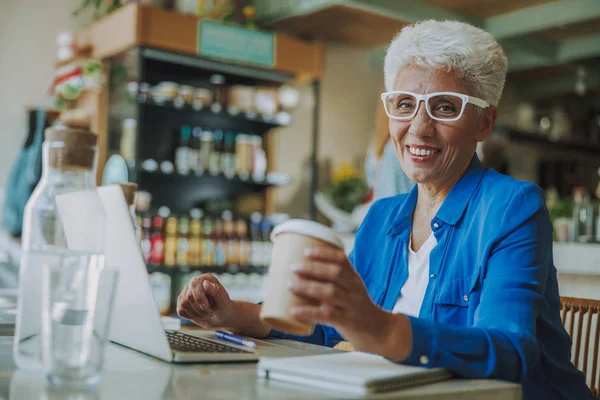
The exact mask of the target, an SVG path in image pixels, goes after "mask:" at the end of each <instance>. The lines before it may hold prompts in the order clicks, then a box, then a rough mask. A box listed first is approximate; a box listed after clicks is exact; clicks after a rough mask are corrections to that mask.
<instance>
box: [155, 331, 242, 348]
mask: <svg viewBox="0 0 600 400" xmlns="http://www.w3.org/2000/svg"><path fill="white" fill-rule="evenodd" d="M165 333H166V334H167V338H168V339H169V344H170V345H171V349H173V350H177V351H181V352H193V353H252V351H246V350H241V349H238V348H237V347H233V346H228V345H226V344H221V343H216V342H212V341H210V340H205V339H202V338H199V337H197V336H193V335H186V334H185V333H181V332H178V331H165Z"/></svg>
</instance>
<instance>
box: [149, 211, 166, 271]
mask: <svg viewBox="0 0 600 400" xmlns="http://www.w3.org/2000/svg"><path fill="white" fill-rule="evenodd" d="M163 223H164V219H163V218H162V217H161V216H160V215H156V216H154V218H153V219H152V236H151V237H150V259H149V262H150V264H163V263H164V261H165V238H164V237H163V234H162V229H163Z"/></svg>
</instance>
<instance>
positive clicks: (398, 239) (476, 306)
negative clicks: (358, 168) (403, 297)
mask: <svg viewBox="0 0 600 400" xmlns="http://www.w3.org/2000/svg"><path fill="white" fill-rule="evenodd" d="M416 201H417V188H416V187H415V188H413V190H412V191H411V192H410V193H408V194H405V195H398V196H395V197H391V198H387V199H382V200H379V201H377V202H376V203H375V204H373V206H372V207H371V209H370V211H369V213H368V214H367V216H366V218H365V220H364V221H363V223H362V225H361V227H360V228H359V230H358V231H357V233H356V244H355V247H354V250H353V251H352V253H351V254H350V261H351V262H352V264H353V265H354V267H355V268H356V270H357V271H358V272H359V274H360V275H361V277H362V279H363V281H364V282H365V285H366V287H367V289H368V291H369V294H370V295H371V298H372V299H373V301H374V302H375V303H377V304H378V305H379V306H381V307H383V308H384V309H386V310H388V311H391V310H392V308H393V307H394V304H395V303H396V300H397V299H398V295H399V294H400V290H401V289H402V286H403V285H404V283H405V282H406V279H407V276H408V261H407V260H408V243H409V238H410V231H411V225H412V214H413V211H414V208H415V204H416ZM431 229H432V230H433V233H434V235H435V237H436V239H437V242H438V245H437V246H436V247H435V248H434V249H433V250H432V251H431V256H430V271H429V274H430V278H429V283H428V285H427V290H426V292H425V297H424V299H423V304H422V306H421V311H420V314H419V317H418V318H414V317H408V318H409V320H410V323H411V327H412V337H413V348H412V352H411V354H410V355H409V357H408V358H407V359H406V360H405V361H404V363H405V364H409V365H422V366H426V367H444V368H447V369H449V370H450V371H452V372H453V373H454V374H456V375H459V376H462V377H468V378H497V379H502V380H507V381H513V382H521V383H522V384H523V398H524V399H528V400H529V399H531V400H538V399H545V400H553V399H573V400H575V399H576V400H581V399H590V398H591V393H590V391H589V389H588V388H587V386H586V384H585V379H584V376H583V374H582V373H581V372H580V371H578V370H577V369H576V368H575V367H574V366H573V365H572V364H571V362H570V358H571V339H570V338H569V335H568V334H567V332H566V331H565V329H564V327H563V325H562V322H561V319H560V297H559V293H558V281H557V277H556V268H555V267H554V262H553V259H552V226H551V223H550V219H549V216H548V211H547V209H546V207H545V204H544V198H543V193H542V191H541V190H540V189H539V188H538V187H537V186H536V185H534V184H531V183H526V182H520V181H517V180H515V179H513V178H510V177H508V176H505V175H502V174H499V173H497V172H495V171H494V170H485V169H484V168H483V166H482V164H481V162H480V161H479V160H478V159H477V157H476V156H475V157H473V160H472V162H471V165H470V166H469V168H468V170H467V171H466V173H465V174H464V175H463V177H462V178H461V179H460V180H459V181H458V182H457V183H456V185H454V187H453V188H452V189H451V191H450V193H449V194H448V196H447V197H446V199H445V201H444V203H443V204H442V206H441V208H440V209H439V211H438V213H437V214H436V216H435V217H434V218H433V220H432V221H431ZM272 336H275V337H282V336H283V337H290V336H288V335H283V334H281V333H279V332H275V331H273V332H272ZM293 338H294V339H299V340H306V341H310V342H313V343H317V344H324V345H328V346H334V345H335V344H337V343H338V342H339V341H341V340H343V338H341V336H340V334H339V333H338V332H337V331H336V330H335V329H334V328H331V327H328V326H321V325H319V326H317V328H316V329H315V331H314V333H313V334H312V335H311V336H310V337H304V338H299V337H293Z"/></svg>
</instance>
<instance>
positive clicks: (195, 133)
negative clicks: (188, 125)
mask: <svg viewBox="0 0 600 400" xmlns="http://www.w3.org/2000/svg"><path fill="white" fill-rule="evenodd" d="M201 137H202V128H200V127H199V126H197V127H195V128H194V129H193V130H192V139H191V140H190V142H191V146H190V154H189V161H190V170H191V171H193V172H194V173H196V174H201V173H202V165H201V164H200V143H201V142H200V138H201Z"/></svg>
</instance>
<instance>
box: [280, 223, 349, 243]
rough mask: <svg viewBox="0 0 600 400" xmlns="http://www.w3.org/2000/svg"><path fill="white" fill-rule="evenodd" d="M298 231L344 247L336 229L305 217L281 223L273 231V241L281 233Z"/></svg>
mask: <svg viewBox="0 0 600 400" xmlns="http://www.w3.org/2000/svg"><path fill="white" fill-rule="evenodd" d="M284 232H288V233H297V234H300V235H305V236H310V237H314V238H316V239H320V240H322V241H324V242H327V243H330V244H332V245H334V246H336V247H339V248H340V249H343V248H344V243H343V242H342V239H340V237H339V236H338V234H337V233H335V231H334V230H333V229H331V228H329V227H327V226H325V225H322V224H319V223H318V222H314V221H309V220H305V219H290V220H288V221H285V222H284V223H282V224H279V225H277V226H276V227H275V229H273V232H271V241H274V240H275V236H277V235H279V234H280V233H284Z"/></svg>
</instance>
